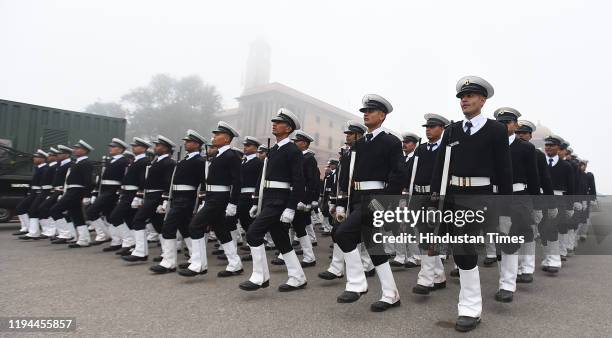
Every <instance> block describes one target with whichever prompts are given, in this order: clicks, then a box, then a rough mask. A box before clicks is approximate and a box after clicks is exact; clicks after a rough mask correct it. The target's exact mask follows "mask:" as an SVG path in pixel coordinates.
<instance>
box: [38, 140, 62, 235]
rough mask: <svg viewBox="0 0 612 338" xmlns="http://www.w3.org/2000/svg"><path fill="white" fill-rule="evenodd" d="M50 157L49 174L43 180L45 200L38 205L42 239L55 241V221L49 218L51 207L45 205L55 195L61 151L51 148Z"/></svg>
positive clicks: (48, 160) (48, 158) (48, 162)
mask: <svg viewBox="0 0 612 338" xmlns="http://www.w3.org/2000/svg"><path fill="white" fill-rule="evenodd" d="M48 154H49V156H48V157H47V172H46V173H45V176H44V178H43V185H42V188H43V189H42V191H43V195H44V196H45V197H44V199H43V200H42V201H41V202H40V203H39V205H38V210H37V213H38V219H39V223H40V227H41V228H42V232H41V237H44V238H50V239H51V240H54V239H55V234H56V229H55V225H54V223H53V219H51V218H50V217H49V210H50V209H51V205H48V206H45V205H44V203H45V202H46V201H47V200H48V199H49V198H50V197H51V195H52V193H53V177H54V176H55V171H56V170H57V167H58V165H57V164H58V163H59V161H58V160H57V155H58V154H59V150H57V149H55V148H53V147H51V148H49V152H48Z"/></svg>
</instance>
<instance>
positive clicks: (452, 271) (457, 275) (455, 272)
mask: <svg viewBox="0 0 612 338" xmlns="http://www.w3.org/2000/svg"><path fill="white" fill-rule="evenodd" d="M450 276H451V277H459V269H452V270H451V272H450Z"/></svg>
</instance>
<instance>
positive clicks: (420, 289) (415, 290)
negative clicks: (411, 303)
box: [412, 284, 433, 295]
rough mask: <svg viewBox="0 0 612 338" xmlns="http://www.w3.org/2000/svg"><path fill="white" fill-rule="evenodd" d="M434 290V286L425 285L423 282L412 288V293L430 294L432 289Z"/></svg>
mask: <svg viewBox="0 0 612 338" xmlns="http://www.w3.org/2000/svg"><path fill="white" fill-rule="evenodd" d="M432 290H433V287H427V286H423V285H421V284H417V285H415V287H413V288H412V293H416V294H417V295H428V294H429V292H430V291H432Z"/></svg>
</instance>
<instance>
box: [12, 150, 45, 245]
mask: <svg viewBox="0 0 612 338" xmlns="http://www.w3.org/2000/svg"><path fill="white" fill-rule="evenodd" d="M48 157H49V154H48V153H46V152H44V151H43V150H41V149H38V150H37V151H36V153H34V155H33V162H34V165H36V168H35V169H34V175H33V176H32V181H31V182H30V195H28V196H27V197H26V198H25V199H23V201H21V203H19V205H18V206H17V215H18V217H19V219H20V220H21V219H22V218H24V216H25V217H27V220H28V225H27V231H26V235H25V236H21V237H19V238H20V239H24V240H29V239H34V240H36V239H41V238H42V236H41V234H40V225H39V223H38V220H39V218H38V217H39V215H38V207H39V206H40V203H42V201H44V199H45V198H47V195H48V193H49V189H44V190H43V185H44V183H45V182H44V181H45V177H46V175H47V170H48V169H49V166H48V164H47V158H48ZM22 210H23V211H25V212H23V211H22Z"/></svg>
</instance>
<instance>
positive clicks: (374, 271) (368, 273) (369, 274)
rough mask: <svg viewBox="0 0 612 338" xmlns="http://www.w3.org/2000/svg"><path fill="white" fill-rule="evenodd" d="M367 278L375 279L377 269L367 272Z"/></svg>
mask: <svg viewBox="0 0 612 338" xmlns="http://www.w3.org/2000/svg"><path fill="white" fill-rule="evenodd" d="M365 275H366V277H374V276H375V275H376V269H372V270H370V271H366V272H365Z"/></svg>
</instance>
